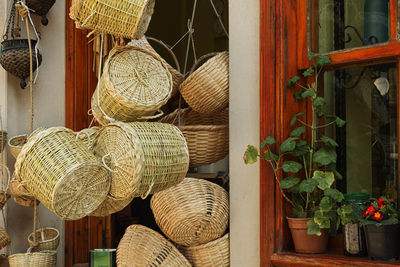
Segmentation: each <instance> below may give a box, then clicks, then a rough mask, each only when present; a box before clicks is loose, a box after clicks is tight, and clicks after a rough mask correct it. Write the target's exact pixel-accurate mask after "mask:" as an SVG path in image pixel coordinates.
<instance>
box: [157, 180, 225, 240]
mask: <svg viewBox="0 0 400 267" xmlns="http://www.w3.org/2000/svg"><path fill="white" fill-rule="evenodd" d="M150 205H151V209H152V210H153V214H154V218H155V220H156V222H157V225H158V226H159V227H160V229H161V230H162V231H163V233H164V234H165V235H166V236H167V237H168V238H169V239H171V240H172V241H173V242H175V243H177V244H179V245H182V246H196V245H200V244H205V243H207V242H210V241H212V240H215V239H217V238H219V237H221V236H222V235H223V234H224V233H225V231H226V229H227V227H228V218H229V200H228V193H227V192H226V190H225V189H223V188H222V187H220V186H219V185H217V184H214V183H211V182H208V181H205V180H202V179H195V178H186V179H185V180H183V182H182V183H180V184H178V185H177V186H174V187H172V188H169V189H167V190H164V191H162V192H159V193H157V194H154V196H153V197H152V199H151V204H150Z"/></svg>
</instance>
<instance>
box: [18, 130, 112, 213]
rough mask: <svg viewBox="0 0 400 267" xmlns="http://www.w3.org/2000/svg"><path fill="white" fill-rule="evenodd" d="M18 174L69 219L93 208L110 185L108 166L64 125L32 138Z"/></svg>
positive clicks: (21, 156) (46, 203)
mask: <svg viewBox="0 0 400 267" xmlns="http://www.w3.org/2000/svg"><path fill="white" fill-rule="evenodd" d="M15 177H16V179H17V180H19V181H20V182H21V183H22V184H23V185H24V186H25V187H26V189H28V191H29V192H31V193H32V195H33V196H34V197H35V198H37V199H38V200H39V201H40V202H41V203H42V204H43V205H44V206H45V207H46V208H48V209H49V210H51V211H53V212H54V213H55V214H56V215H58V216H59V217H61V218H63V219H67V220H68V219H70V220H76V219H80V218H82V217H85V216H87V215H88V214H90V213H91V212H93V211H94V210H95V209H96V208H97V207H98V206H99V205H100V204H101V203H102V202H103V201H104V199H105V197H106V196H107V192H108V191H109V188H110V175H109V172H108V171H107V169H106V168H105V167H104V166H103V165H102V164H101V162H99V160H98V159H97V158H96V157H95V156H94V155H93V153H92V152H90V151H89V149H88V148H87V147H86V145H85V144H84V143H83V142H81V141H79V140H76V136H75V133H74V132H73V131H71V130H69V129H66V128H64V127H54V128H49V129H46V130H42V131H38V132H37V133H36V134H32V135H31V136H30V137H29V138H28V142H27V143H26V145H25V146H24V147H23V148H22V151H21V153H20V154H19V156H18V159H17V161H16V163H15Z"/></svg>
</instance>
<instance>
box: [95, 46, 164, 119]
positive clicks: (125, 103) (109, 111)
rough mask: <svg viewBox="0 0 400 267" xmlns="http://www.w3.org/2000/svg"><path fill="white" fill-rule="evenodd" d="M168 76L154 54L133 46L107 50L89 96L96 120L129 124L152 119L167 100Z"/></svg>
mask: <svg viewBox="0 0 400 267" xmlns="http://www.w3.org/2000/svg"><path fill="white" fill-rule="evenodd" d="M171 91H172V76H171V73H170V72H169V70H168V68H167V67H166V65H165V64H164V63H163V62H162V60H161V59H160V57H159V56H157V55H156V54H154V53H152V52H150V51H148V50H146V49H143V48H140V47H135V46H124V47H116V48H114V49H113V50H111V52H110V55H109V57H108V59H107V61H106V63H105V65H104V71H103V75H102V76H101V79H100V83H99V86H98V87H97V89H96V91H95V92H94V93H93V96H92V111H93V115H94V117H95V118H96V120H97V121H98V122H99V123H100V124H102V125H106V124H107V123H109V122H113V121H115V120H116V121H123V122H132V121H138V120H142V121H143V120H148V119H151V118H157V117H159V116H160V115H162V114H158V115H154V113H155V112H156V111H157V110H159V109H160V107H161V106H163V105H164V104H165V103H167V101H168V99H169V98H170V97H171Z"/></svg>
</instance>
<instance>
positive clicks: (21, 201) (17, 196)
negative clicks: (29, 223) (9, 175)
mask: <svg viewBox="0 0 400 267" xmlns="http://www.w3.org/2000/svg"><path fill="white" fill-rule="evenodd" d="M8 188H9V189H10V193H11V195H13V196H14V201H15V203H17V204H18V205H21V206H24V207H33V206H34V205H35V198H34V197H33V196H32V194H31V193H29V191H28V190H26V188H25V187H24V186H23V185H22V184H21V183H20V182H19V181H18V180H15V179H11V180H10V181H8ZM39 204H40V201H39V200H36V205H39Z"/></svg>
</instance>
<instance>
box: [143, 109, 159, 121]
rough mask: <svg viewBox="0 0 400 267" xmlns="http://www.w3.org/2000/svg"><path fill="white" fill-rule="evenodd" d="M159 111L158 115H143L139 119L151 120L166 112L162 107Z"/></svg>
mask: <svg viewBox="0 0 400 267" xmlns="http://www.w3.org/2000/svg"><path fill="white" fill-rule="evenodd" d="M157 112H158V114H156V115H152V116H142V117H140V118H138V119H139V120H151V119H157V118H159V117H161V116H162V115H164V112H163V111H162V110H161V109H159V110H157Z"/></svg>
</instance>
